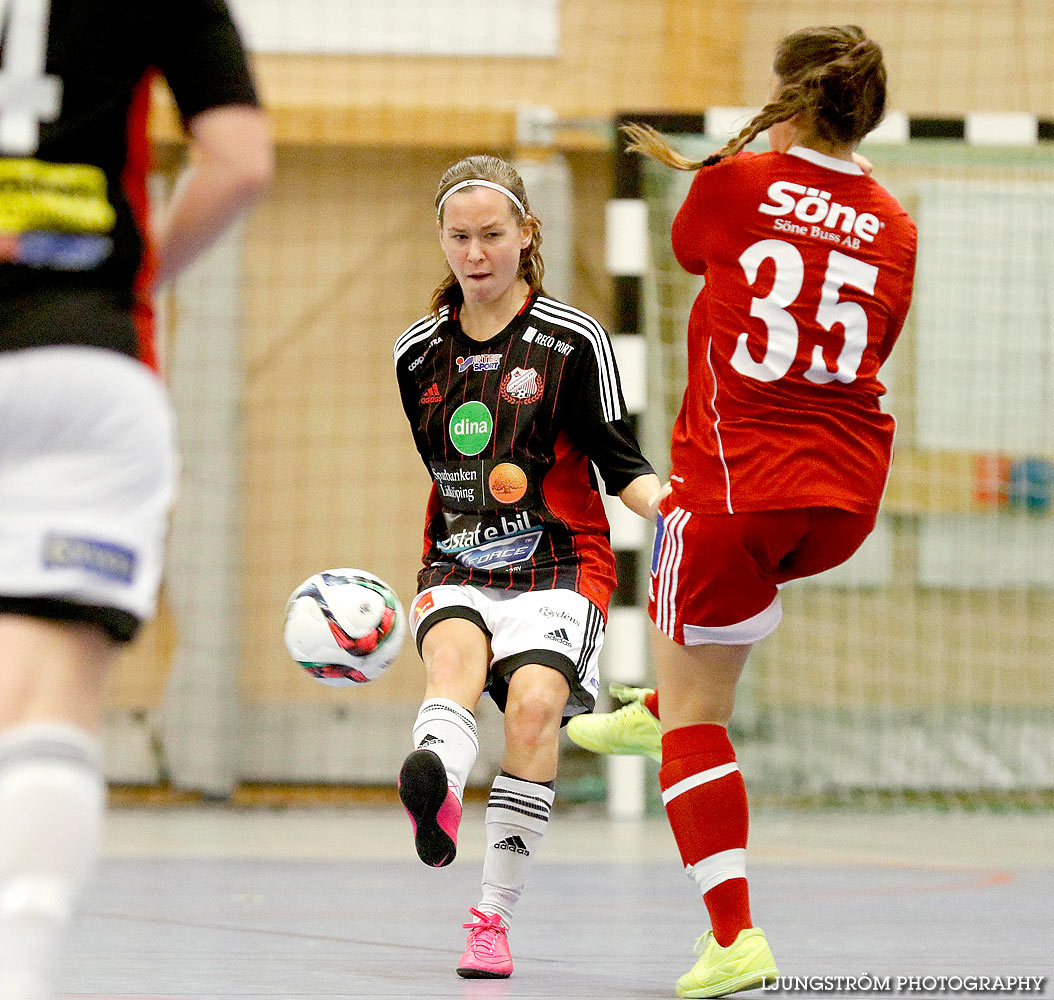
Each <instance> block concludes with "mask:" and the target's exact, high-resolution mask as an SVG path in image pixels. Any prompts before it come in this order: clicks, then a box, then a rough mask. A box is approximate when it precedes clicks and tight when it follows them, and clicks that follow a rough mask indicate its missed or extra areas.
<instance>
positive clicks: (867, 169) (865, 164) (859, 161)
mask: <svg viewBox="0 0 1054 1000" xmlns="http://www.w3.org/2000/svg"><path fill="white" fill-rule="evenodd" d="M853 162H854V163H855V164H856V165H857V166H858V167H859V168H860V169H861V170H862V171H863V172H864V173H865V174H866V175H867V176H868V177H870V176H871V171H872V170H874V169H875V165H874V164H873V163H872V162H871V161H870V160H869V159H868V158H867V157H866V156H861V155H860V154H859V153H853Z"/></svg>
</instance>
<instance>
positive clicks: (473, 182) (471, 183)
mask: <svg viewBox="0 0 1054 1000" xmlns="http://www.w3.org/2000/svg"><path fill="white" fill-rule="evenodd" d="M467 187H485V188H490V189H491V191H500V192H501V193H502V194H503V195H505V197H506V198H508V199H509V201H511V202H512V203H513V204H514V205H515V206H516V207H517V208H518V209H519V210H520V215H522V216H524V217H526V216H527V209H525V208H524V207H523V202H522V201H520V199H519V198H517V197H516V195H514V194H513V193H512V192H511V191H510V190H509V189H508V188H507V187H503V186H502V185H501V184H495V183H494V181H484V180H477V179H476V178H474V177H470V178H469V179H468V180H467V181H459V182H458V183H457V184H455V185H454V186H453V187H451V188H447V190H446V192H445V193H444V194H443V197H442V198H440V199H439V204H438V205H437V206H436V218H438V217H439V216H441V215H442V214H443V205H444V204H446V200H447V198H449V197H450V196H451V195H452V194H456V193H457V192H458V191H461V190H462V189H463V188H467Z"/></svg>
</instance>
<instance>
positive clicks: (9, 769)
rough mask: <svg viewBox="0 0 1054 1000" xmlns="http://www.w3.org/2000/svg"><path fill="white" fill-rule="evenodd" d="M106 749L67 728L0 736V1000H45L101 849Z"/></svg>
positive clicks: (23, 729)
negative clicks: (63, 941)
mask: <svg viewBox="0 0 1054 1000" xmlns="http://www.w3.org/2000/svg"><path fill="white" fill-rule="evenodd" d="M104 803H105V796H104V781H103V773H102V750H101V748H100V747H99V744H98V741H97V740H95V739H94V738H93V737H92V736H91V735H90V734H88V733H86V732H84V731H83V730H80V729H77V728H75V727H73V726H67V725H62V724H57V723H36V724H32V725H24V726H19V727H17V728H15V729H10V730H8V731H7V732H6V733H4V734H3V735H0V817H2V819H0V997H3V1000H45V998H47V997H48V996H49V995H50V990H51V985H52V979H53V977H54V973H55V965H56V962H57V955H58V946H59V940H60V937H61V935H62V934H63V932H64V931H65V929H66V927H67V925H68V924H69V922H70V919H71V917H72V915H73V907H74V904H75V903H76V901H77V897H78V895H79V892H80V890H81V888H82V887H83V885H84V883H85V882H86V881H87V879H88V876H89V874H90V872H91V868H92V865H93V863H94V861H95V858H96V856H97V854H98V850H99V838H100V833H101V829H102V817H103V810H104Z"/></svg>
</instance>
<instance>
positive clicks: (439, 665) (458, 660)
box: [427, 643, 467, 685]
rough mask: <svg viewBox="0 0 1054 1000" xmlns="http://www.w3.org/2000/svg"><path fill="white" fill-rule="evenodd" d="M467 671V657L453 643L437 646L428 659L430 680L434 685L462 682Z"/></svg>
mask: <svg viewBox="0 0 1054 1000" xmlns="http://www.w3.org/2000/svg"><path fill="white" fill-rule="evenodd" d="M466 669H467V664H466V663H465V657H464V656H463V655H462V653H461V651H460V650H459V649H458V647H457V646H456V645H454V644H453V643H442V644H440V645H438V646H436V647H435V649H434V650H432V654H431V656H430V657H429V658H428V665H427V673H428V680H429V683H431V684H433V685H443V684H446V683H448V682H452V681H457V680H460V679H461V678H462V677H464V675H465V672H466Z"/></svg>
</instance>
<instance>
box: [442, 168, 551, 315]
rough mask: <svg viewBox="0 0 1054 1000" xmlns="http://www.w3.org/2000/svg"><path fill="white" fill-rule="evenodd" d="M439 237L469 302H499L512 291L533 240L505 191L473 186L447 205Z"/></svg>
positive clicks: (453, 198)
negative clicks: (523, 255) (520, 222)
mask: <svg viewBox="0 0 1054 1000" xmlns="http://www.w3.org/2000/svg"><path fill="white" fill-rule="evenodd" d="M439 243H440V246H442V248H443V253H444V254H446V259H447V263H448V264H449V265H450V270H451V271H453V272H454V277H455V278H457V281H458V284H459V285H460V286H461V290H462V292H463V293H464V295H465V303H466V304H467V305H471V304H476V303H478V304H485V303H490V302H496V301H498V300H499V299H501V298H502V296H504V295H507V294H510V293H512V292H513V291H514V290H515V286H516V284H517V281H518V279H519V276H520V251H521V250H524V249H526V248H527V247H528V246H530V244H531V230H530V228H529V227H527V226H521V225H520V224H519V221H518V220H517V218H516V210H515V209H514V208H513V205H512V202H510V201H509V199H508V198H506V197H505V195H503V194H502V193H501V192H500V191H492V190H491V189H490V188H484V187H470V188H465V189H464V190H463V191H458V193H457V194H455V195H451V197H450V198H448V199H447V201H446V204H445V205H444V206H443V218H442V221H441V222H440V224H439Z"/></svg>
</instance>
